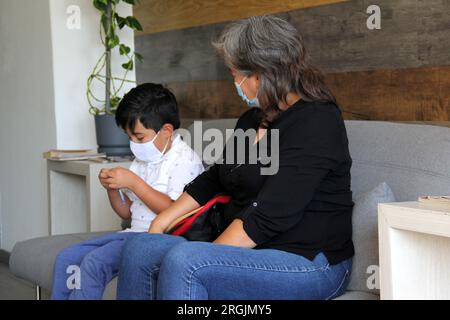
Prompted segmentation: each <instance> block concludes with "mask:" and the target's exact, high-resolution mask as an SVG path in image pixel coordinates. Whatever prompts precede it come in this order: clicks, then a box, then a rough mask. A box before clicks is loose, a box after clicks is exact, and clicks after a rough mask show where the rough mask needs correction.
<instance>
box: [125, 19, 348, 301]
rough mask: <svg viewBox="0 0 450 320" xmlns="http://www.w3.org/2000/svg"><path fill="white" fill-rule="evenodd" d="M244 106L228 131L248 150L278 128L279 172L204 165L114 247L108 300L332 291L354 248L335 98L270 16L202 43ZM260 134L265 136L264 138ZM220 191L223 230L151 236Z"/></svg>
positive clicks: (318, 295)
mask: <svg viewBox="0 0 450 320" xmlns="http://www.w3.org/2000/svg"><path fill="white" fill-rule="evenodd" d="M214 46H215V48H216V49H217V50H218V52H219V53H220V54H221V56H222V57H223V58H224V60H225V63H226V64H227V66H228V67H229V68H230V70H231V74H232V75H233V77H234V81H235V83H236V87H237V90H238V93H239V95H241V97H243V99H244V100H245V101H247V103H248V104H249V105H250V106H255V107H259V108H251V109H250V110H248V111H247V112H245V113H244V115H243V116H241V118H240V119H239V121H238V123H237V125H236V128H237V129H243V130H244V131H245V130H249V129H255V130H257V133H258V134H257V138H256V141H255V143H254V144H253V146H250V147H249V149H248V150H247V149H246V155H247V154H248V153H249V151H251V150H250V149H251V148H252V147H253V148H254V147H258V142H259V141H260V139H261V138H262V137H266V138H270V136H271V132H272V130H274V129H276V130H279V131H278V134H279V155H278V156H279V168H278V172H277V173H276V174H275V175H271V176H263V175H261V170H260V169H261V167H262V166H263V165H262V164H261V163H259V162H258V163H257V164H251V163H244V164H239V165H236V164H234V165H233V164H215V165H214V166H212V167H211V168H210V169H209V170H208V171H206V172H205V173H203V174H202V175H200V176H199V177H198V178H197V179H195V180H194V181H193V182H192V183H191V184H189V185H188V186H187V187H186V188H185V192H184V194H183V195H182V196H181V197H180V198H179V199H178V200H177V201H176V202H175V203H174V204H173V205H172V206H171V207H170V208H169V209H167V210H165V211H164V212H162V213H161V214H159V215H158V217H157V218H156V219H155V220H154V222H153V223H152V225H151V227H150V230H149V234H143V235H141V236H138V237H136V238H134V239H130V240H129V241H128V242H127V244H126V245H125V249H124V255H123V258H122V265H121V268H120V270H121V271H120V273H119V285H118V298H119V299H181V300H183V299H332V298H335V297H337V296H339V295H341V294H342V293H343V292H344V291H345V289H346V286H347V283H348V280H349V275H350V272H351V265H352V260H351V259H352V257H353V254H354V249H353V243H352V239H351V234H352V229H351V215H352V209H353V202H352V192H351V190H350V168H351V163H352V160H351V158H350V155H349V151H348V140H347V134H346V130H345V126H344V122H343V119H342V115H341V112H340V110H339V108H338V107H337V106H336V103H335V98H334V97H333V95H332V94H331V92H330V91H329V89H328V88H327V87H326V86H325V84H324V81H323V76H322V75H321V74H320V72H319V71H318V70H317V69H315V68H314V67H312V66H311V65H310V63H309V61H308V56H307V54H306V52H305V48H304V45H303V41H302V38H301V37H300V35H299V34H298V31H297V30H296V29H295V28H294V27H293V26H292V25H290V24H289V23H288V22H286V21H284V20H282V19H279V18H275V17H270V16H265V17H254V18H250V19H246V20H242V21H238V22H235V23H232V24H230V25H229V26H228V27H227V28H226V29H225V30H224V31H223V33H222V35H221V36H220V37H219V39H218V41H216V42H215V43H214ZM266 135H267V136H266ZM221 192H226V193H228V194H230V195H231V196H232V199H233V200H232V201H231V202H230V203H229V204H228V205H227V206H226V208H225V212H224V216H225V217H226V218H227V220H228V221H229V226H228V228H227V229H226V230H225V231H224V232H223V233H222V234H221V235H220V236H219V237H218V238H217V239H216V240H215V241H214V243H203V242H188V241H187V240H185V239H184V238H181V237H174V236H170V235H163V234H162V233H163V232H164V230H165V229H166V227H167V226H168V225H169V224H170V223H171V222H172V221H174V220H175V219H176V218H177V217H179V216H180V215H182V214H183V213H186V212H189V211H190V210H194V209H195V208H198V207H199V206H201V205H204V204H205V203H206V202H207V201H208V200H209V199H211V198H213V197H214V196H215V195H216V194H218V193H221Z"/></svg>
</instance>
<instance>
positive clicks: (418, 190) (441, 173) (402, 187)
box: [10, 119, 450, 299]
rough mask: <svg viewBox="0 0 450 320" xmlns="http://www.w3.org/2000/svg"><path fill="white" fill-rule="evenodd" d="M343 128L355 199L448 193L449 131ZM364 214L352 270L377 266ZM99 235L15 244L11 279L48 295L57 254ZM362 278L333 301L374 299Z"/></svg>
mask: <svg viewBox="0 0 450 320" xmlns="http://www.w3.org/2000/svg"><path fill="white" fill-rule="evenodd" d="M235 122H236V120H235V119H224V120H211V121H205V122H203V129H207V128H219V129H221V130H225V128H233V127H234V124H235ZM346 127H347V132H348V137H349V142H350V153H351V155H352V158H353V167H352V189H353V192H354V195H355V197H356V196H357V195H358V194H362V193H364V192H367V191H369V190H371V189H372V188H374V187H376V186H377V185H378V184H379V183H381V182H386V183H387V184H388V185H389V186H390V187H391V189H392V190H393V193H394V195H395V197H396V200H397V201H411V200H416V199H417V197H418V196H419V195H422V194H448V193H449V192H450V175H449V168H450V129H449V128H446V127H437V126H429V125H417V124H400V123H389V122H374V121H346ZM191 129H192V128H191ZM369 214H370V215H371V217H360V218H359V219H354V226H353V228H354V230H367V231H368V234H370V241H371V242H372V245H370V246H367V247H364V246H366V245H363V246H362V247H361V246H360V245H359V244H367V234H366V235H362V236H361V233H359V235H357V234H358V233H356V232H354V234H355V235H357V236H356V237H355V236H354V242H355V246H356V249H357V250H356V252H357V253H356V255H355V258H354V265H360V266H361V265H363V266H364V263H366V262H367V261H376V262H377V261H378V252H377V250H374V249H373V248H377V244H378V243H377V242H378V240H377V223H376V210H374V211H373V212H371V213H369ZM355 221H358V222H357V223H355ZM364 233H365V232H364ZM100 234H101V233H100ZM100 234H99V233H96V234H93V233H91V234H76V235H64V236H52V237H45V238H39V239H32V240H28V241H24V242H20V243H17V244H16V245H15V247H14V249H13V251H12V253H11V258H10V269H11V271H12V272H13V273H14V274H15V275H16V276H18V277H20V278H22V279H25V280H28V281H31V282H32V283H34V284H36V286H38V287H41V288H44V289H47V290H50V288H51V285H52V272H53V263H54V259H55V256H56V255H57V253H58V252H59V251H60V250H61V249H63V248H65V247H67V246H69V245H72V244H75V243H77V242H80V241H82V240H85V239H89V238H92V237H94V236H98V235H100ZM358 237H365V238H364V239H359V238H358ZM367 267H368V266H367ZM368 276H369V274H366V273H364V272H357V273H353V274H352V277H351V281H350V286H349V288H350V289H351V288H357V290H354V291H348V292H347V293H346V294H344V295H343V296H341V297H339V298H338V299H378V298H379V296H378V290H376V289H365V288H366V285H365V284H366V281H367V278H368ZM115 288H116V281H115V280H114V281H113V282H111V283H110V285H109V286H108V288H107V290H106V291H105V294H104V299H114V298H115Z"/></svg>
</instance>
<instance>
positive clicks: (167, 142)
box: [162, 135, 173, 155]
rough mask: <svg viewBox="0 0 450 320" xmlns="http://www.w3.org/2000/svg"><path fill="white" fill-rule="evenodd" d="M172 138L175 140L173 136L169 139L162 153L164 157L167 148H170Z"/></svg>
mask: <svg viewBox="0 0 450 320" xmlns="http://www.w3.org/2000/svg"><path fill="white" fill-rule="evenodd" d="M172 138H173V135H172V136H170V137H169V139H167V142H166V146H165V147H164V150H163V152H162V154H163V155H164V154H165V153H166V151H167V147H168V146H169V141H170V140H172Z"/></svg>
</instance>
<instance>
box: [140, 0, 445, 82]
mask: <svg viewBox="0 0 450 320" xmlns="http://www.w3.org/2000/svg"><path fill="white" fill-rule="evenodd" d="M370 3H371V2H370V1H366V0H364V1H363V0H358V1H350V2H343V3H340V4H336V5H329V6H321V7H317V8H310V9H307V10H294V11H290V12H288V13H283V14H280V15H279V16H281V17H283V18H285V19H287V20H289V21H290V22H291V23H292V24H294V25H295V26H296V27H297V28H298V29H299V30H300V32H301V34H302V35H303V37H304V39H305V43H306V47H307V49H308V51H309V52H310V54H311V56H312V59H313V61H314V62H315V64H316V65H317V66H318V67H320V68H321V69H322V70H324V71H325V72H327V73H336V72H351V71H363V70H377V69H397V68H401V69H403V68H419V67H425V66H440V65H449V64H450V51H449V47H450V1H442V0H427V1H420V0H380V1H377V3H378V4H379V5H380V7H381V13H382V29H381V30H375V31H370V30H368V29H367V27H366V19H367V14H366V13H365V12H366V8H367V6H368V5H369V4H370ZM225 25H226V23H221V24H214V25H209V26H202V27H196V28H190V29H183V30H176V31H170V32H162V33H158V34H151V35H145V36H139V37H137V38H136V48H137V51H138V52H140V53H141V54H143V55H144V58H145V61H144V63H143V64H140V65H138V74H137V76H138V81H140V82H147V81H160V82H180V81H196V80H202V81H203V80H224V79H228V74H227V73H226V72H225V71H226V69H225V66H224V65H223V63H222V61H221V60H220V59H219V58H218V57H217V56H216V55H215V53H214V50H213V48H212V46H211V44H210V43H211V40H212V39H214V38H215V37H216V36H217V35H218V34H219V33H220V31H221V30H222V29H223V27H224V26H225Z"/></svg>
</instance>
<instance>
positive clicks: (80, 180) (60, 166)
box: [47, 160, 131, 235]
mask: <svg viewBox="0 0 450 320" xmlns="http://www.w3.org/2000/svg"><path fill="white" fill-rule="evenodd" d="M130 165H131V162H107V163H99V162H95V161H88V160H86V161H66V162H60V161H51V160H48V161H47V173H48V186H49V193H48V194H49V209H50V221H49V223H50V235H58V234H69V233H82V232H96V231H111V230H120V228H121V223H122V220H121V219H120V217H119V216H118V215H117V214H116V213H115V212H114V210H113V209H112V208H111V205H110V203H109V199H108V195H107V193H106V190H105V188H103V186H102V185H101V184H100V181H99V180H98V174H99V172H100V170H101V169H102V168H115V167H124V168H129V167H130Z"/></svg>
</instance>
